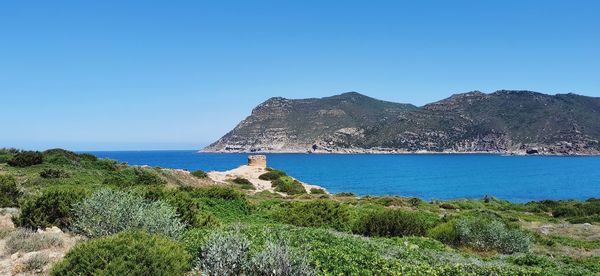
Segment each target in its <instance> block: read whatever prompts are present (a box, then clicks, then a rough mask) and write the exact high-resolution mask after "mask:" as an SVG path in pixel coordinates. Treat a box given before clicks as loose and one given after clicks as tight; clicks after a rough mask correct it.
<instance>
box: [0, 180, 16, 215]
mask: <svg viewBox="0 0 600 276" xmlns="http://www.w3.org/2000/svg"><path fill="white" fill-rule="evenodd" d="M20 196H21V192H20V191H19V188H18V187H17V182H16V181H15V179H14V177H12V176H6V175H0V208H5V207H16V206H18V201H17V200H18V199H19V197H20Z"/></svg>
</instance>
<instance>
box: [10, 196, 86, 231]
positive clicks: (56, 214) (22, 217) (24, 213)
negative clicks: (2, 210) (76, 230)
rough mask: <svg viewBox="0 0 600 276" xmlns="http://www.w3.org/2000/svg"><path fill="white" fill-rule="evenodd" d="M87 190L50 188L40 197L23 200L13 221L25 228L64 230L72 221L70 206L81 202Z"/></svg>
mask: <svg viewBox="0 0 600 276" xmlns="http://www.w3.org/2000/svg"><path fill="white" fill-rule="evenodd" d="M89 193H90V191H89V190H87V189H83V188H76V187H65V188H62V187H60V188H52V189H49V190H45V191H43V192H42V193H41V194H40V195H37V196H31V197H28V198H25V199H24V200H23V201H21V203H20V207H21V213H20V214H19V216H18V217H16V218H14V219H13V221H14V222H15V224H16V225H17V226H21V227H26V228H33V229H37V228H46V227H51V226H57V227H59V228H61V229H66V228H68V227H69V226H70V225H71V222H72V219H73V209H72V205H73V204H75V203H77V202H79V201H81V200H82V199H83V198H85V197H86V196H87V195H88V194H89Z"/></svg>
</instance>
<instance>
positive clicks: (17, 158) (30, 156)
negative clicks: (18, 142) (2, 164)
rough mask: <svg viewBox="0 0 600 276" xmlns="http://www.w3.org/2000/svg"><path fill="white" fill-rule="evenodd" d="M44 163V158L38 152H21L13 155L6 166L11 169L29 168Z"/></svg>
mask: <svg viewBox="0 0 600 276" xmlns="http://www.w3.org/2000/svg"><path fill="white" fill-rule="evenodd" d="M43 162H44V156H43V155H42V153H40V152H38V151H22V152H19V153H17V154H15V155H14V156H13V157H12V158H11V159H10V160H9V161H8V164H9V165H10V166H13V167H29V166H33V165H38V164H42V163H43Z"/></svg>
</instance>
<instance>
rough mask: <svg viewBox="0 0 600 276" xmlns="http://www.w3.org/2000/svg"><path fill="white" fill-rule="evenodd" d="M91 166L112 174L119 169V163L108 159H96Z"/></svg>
mask: <svg viewBox="0 0 600 276" xmlns="http://www.w3.org/2000/svg"><path fill="white" fill-rule="evenodd" d="M91 166H92V167H94V168H97V169H99V170H103V171H113V172H114V171H117V170H118V169H119V163H117V161H115V160H110V159H98V160H97V161H95V162H93V163H92V165H91Z"/></svg>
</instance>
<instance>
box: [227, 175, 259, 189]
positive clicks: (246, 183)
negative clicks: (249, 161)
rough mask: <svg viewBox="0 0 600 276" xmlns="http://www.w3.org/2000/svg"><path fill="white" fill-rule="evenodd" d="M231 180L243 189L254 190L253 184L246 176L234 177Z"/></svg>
mask: <svg viewBox="0 0 600 276" xmlns="http://www.w3.org/2000/svg"><path fill="white" fill-rule="evenodd" d="M231 182H233V183H234V184H237V185H238V186H239V187H240V188H242V189H244V190H256V187H254V184H252V182H250V180H248V179H246V178H242V177H236V178H235V179H233V180H232V181H231Z"/></svg>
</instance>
